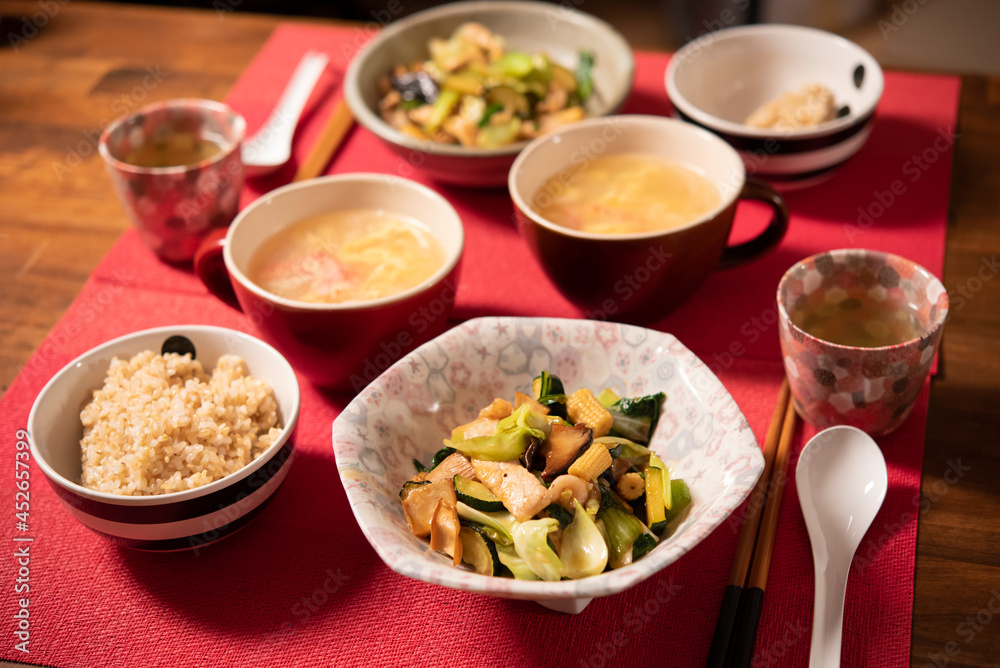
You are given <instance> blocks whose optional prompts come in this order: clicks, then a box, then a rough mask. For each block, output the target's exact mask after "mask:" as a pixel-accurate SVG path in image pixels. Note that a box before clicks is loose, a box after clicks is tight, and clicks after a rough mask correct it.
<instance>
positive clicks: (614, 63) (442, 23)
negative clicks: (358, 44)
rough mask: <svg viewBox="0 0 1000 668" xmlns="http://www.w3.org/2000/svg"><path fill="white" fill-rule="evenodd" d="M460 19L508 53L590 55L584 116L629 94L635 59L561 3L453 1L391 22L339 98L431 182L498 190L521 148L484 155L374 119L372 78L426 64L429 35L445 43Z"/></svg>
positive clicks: (354, 67) (600, 27) (355, 64)
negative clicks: (590, 91) (497, 39)
mask: <svg viewBox="0 0 1000 668" xmlns="http://www.w3.org/2000/svg"><path fill="white" fill-rule="evenodd" d="M468 21H478V22H479V23H482V24H483V25H485V26H486V27H487V28H489V29H490V30H492V31H493V32H494V33H497V34H499V35H502V36H503V37H504V39H505V40H506V43H507V47H508V49H513V50H519V51H525V52H528V53H542V52H544V53H546V54H548V55H549V56H550V57H551V58H552V59H553V60H554V61H555V62H557V63H560V64H562V65H564V66H569V67H570V68H571V69H575V68H576V62H577V57H578V55H577V54H578V53H579V52H580V51H590V52H592V53H593V54H594V61H595V64H594V72H593V77H594V91H595V92H594V95H593V97H592V98H591V99H590V100H589V101H588V103H587V114H588V115H589V116H592V117H593V116H606V115H608V114H612V113H615V112H616V111H618V110H619V109H620V108H621V107H622V105H623V104H624V103H625V98H626V97H627V96H628V93H629V91H630V90H631V88H632V79H633V76H634V74H635V59H634V58H633V56H632V49H631V48H630V47H629V45H628V43H627V42H626V41H625V38H623V37H622V36H621V35H620V34H618V32H616V31H615V30H614V28H612V27H611V26H609V25H608V24H607V23H605V22H604V21H601V20H600V19H597V18H594V17H593V16H590V15H589V14H584V13H583V12H579V11H577V10H575V9H570V8H568V7H565V6H562V5H553V4H549V3H543V2H456V3H452V4H448V5H444V6H441V7H436V8H434V9H430V10H426V11H422V12H418V13H416V14H414V15H412V16H409V17H407V18H405V19H403V20H400V21H397V22H394V23H392V24H390V25H389V26H387V27H386V28H385V29H383V30H382V31H381V32H380V33H379V34H378V35H377V36H376V37H375V38H374V39H372V41H371V42H369V43H368V44H367V45H366V46H365V48H364V49H363V50H362V51H361V52H359V53H358V55H357V56H356V57H355V58H354V60H353V61H352V62H351V65H350V67H349V68H348V70H347V75H346V77H345V80H344V95H345V97H346V98H347V103H348V104H349V105H350V107H351V111H352V112H353V113H354V116H355V117H356V118H357V119H358V122H359V123H361V125H363V126H364V127H366V128H367V129H368V130H370V131H371V132H374V133H375V134H376V135H378V136H379V138H381V139H382V140H383V141H385V143H386V144H387V145H388V146H389V148H391V149H392V150H393V151H395V152H396V153H397V154H399V155H400V156H401V157H402V158H403V159H405V160H406V161H408V162H409V163H410V165H412V166H413V167H416V168H418V169H421V170H423V171H425V172H426V173H428V174H429V175H430V176H431V177H433V178H434V179H435V180H438V181H441V182H444V183H451V184H455V185H462V186H502V185H504V184H505V183H506V182H507V172H508V170H509V169H510V166H511V163H513V162H514V158H515V157H516V156H517V154H518V153H519V152H520V150H521V149H522V148H523V147H524V146H525V145H526V144H527V142H518V143H516V144H511V145H510V146H505V147H502V148H497V149H485V148H472V147H465V146H457V145H451V144H437V143H434V142H429V141H421V140H419V139H413V138H411V137H407V136H406V135H404V134H403V133H401V132H399V131H398V130H396V129H395V128H393V127H392V126H390V125H389V124H388V123H386V122H385V121H383V120H382V117H381V116H379V114H378V101H379V97H380V95H379V91H378V80H379V77H381V76H383V75H385V74H387V73H389V72H390V71H392V68H393V67H394V66H395V65H397V64H400V63H404V64H408V63H411V62H414V61H418V60H426V59H427V58H428V53H427V42H428V41H429V40H430V39H431V38H432V37H447V36H449V35H451V33H452V32H453V31H454V30H455V28H457V27H458V26H459V25H461V24H463V23H466V22H468ZM401 175H402V176H405V175H406V174H401Z"/></svg>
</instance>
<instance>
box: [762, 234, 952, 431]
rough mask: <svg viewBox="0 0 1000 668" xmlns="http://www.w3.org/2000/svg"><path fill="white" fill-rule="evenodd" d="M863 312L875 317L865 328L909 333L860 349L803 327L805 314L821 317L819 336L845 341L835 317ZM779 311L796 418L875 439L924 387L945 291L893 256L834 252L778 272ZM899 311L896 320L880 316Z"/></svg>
mask: <svg viewBox="0 0 1000 668" xmlns="http://www.w3.org/2000/svg"><path fill="white" fill-rule="evenodd" d="M861 308H870V309H871V312H872V313H874V314H875V317H873V318H871V319H869V320H868V321H867V322H866V323H865V325H864V329H865V330H871V331H872V332H876V333H878V332H879V331H882V332H884V331H886V327H888V325H885V322H892V323H899V322H907V321H908V322H909V323H910V324H909V328H911V329H912V336H911V337H909V338H907V339H906V340H904V341H901V342H899V343H893V344H891V345H880V346H877V347H864V346H861V345H844V344H843V343H834V342H832V341H829V340H825V339H824V338H820V337H819V336H817V335H814V334H810V333H809V332H808V331H806V330H807V329H811V330H812V331H813V332H814V333H816V332H817V331H818V330H817V329H816V328H815V327H812V326H810V324H809V323H810V322H814V321H816V320H817V319H818V318H813V319H811V315H810V314H816V313H825V314H826V315H825V316H824V317H825V318H827V320H826V322H828V323H832V324H828V325H827V329H826V331H825V332H824V333H823V334H822V336H824V337H826V338H830V339H838V340H841V341H843V340H844V339H842V338H841V337H842V336H847V334H845V332H843V331H840V332H838V331H837V328H838V318H837V314H838V313H846V312H847V311H852V310H853V311H857V310H858V309H861ZM778 312H779V313H780V330H779V336H780V340H781V353H782V356H783V358H784V362H785V372H786V373H787V375H788V382H789V385H790V386H791V390H792V396H793V399H794V402H795V408H796V410H797V411H798V413H799V415H801V416H802V417H803V418H804V419H805V420H807V421H808V422H810V423H812V424H814V425H815V426H817V427H820V428H826V427H830V426H833V425H844V424H846V425H852V426H855V427H858V428H860V429H863V430H864V431H866V432H868V433H869V434H872V435H875V436H877V435H881V434H888V433H889V432H891V431H893V430H895V429H896V428H897V427H899V425H901V424H902V423H903V421H904V420H905V419H906V417H907V416H908V415H909V414H910V411H911V410H912V408H913V403H914V401H916V398H917V395H918V394H919V393H920V390H921V389H922V388H923V386H924V380H925V379H926V378H927V374H928V372H929V371H930V368H931V363H932V362H933V360H934V355H935V353H936V352H937V349H938V345H939V344H940V342H941V332H942V328H943V327H944V322H945V319H946V317H947V315H948V293H947V292H946V291H945V289H944V286H943V285H942V284H941V281H939V280H938V279H937V278H935V277H934V275H933V274H931V273H930V272H929V271H927V270H926V269H924V268H923V267H921V266H920V265H918V264H916V263H914V262H912V261H910V260H907V259H905V258H902V257H899V256H898V255H892V254H890V253H882V252H879V251H873V250H864V249H844V250H835V251H830V252H828V253H821V254H819V255H814V256H812V257H809V258H806V259H805V260H802V261H801V262H799V263H797V264H795V265H794V266H793V267H792V268H791V269H789V270H788V271H787V272H786V273H785V275H784V277H783V278H782V279H781V283H780V284H779V285H778ZM896 313H902V314H903V317H891V318H889V317H885V318H884V320H883V319H882V318H883V316H886V315H893V314H896ZM842 320H843V321H844V322H848V321H849V320H851V318H849V317H847V316H846V315H845V316H844V317H843V318H842ZM860 321H861V319H858V318H855V319H854V322H860ZM800 325H801V326H800ZM860 335H865V334H864V332H862V334H860Z"/></svg>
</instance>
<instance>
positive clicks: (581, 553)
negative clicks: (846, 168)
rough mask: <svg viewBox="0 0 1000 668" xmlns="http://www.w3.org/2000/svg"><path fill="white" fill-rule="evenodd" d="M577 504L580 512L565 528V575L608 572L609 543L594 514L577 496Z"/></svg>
mask: <svg viewBox="0 0 1000 668" xmlns="http://www.w3.org/2000/svg"><path fill="white" fill-rule="evenodd" d="M573 503H574V504H575V505H576V513H575V514H574V515H573V523H572V524H570V525H569V526H568V527H567V528H566V529H565V530H564V531H563V535H562V546H561V549H560V553H561V554H560V557H561V559H562V563H563V577H567V578H570V579H574V580H575V579H577V578H585V577H589V576H591V575H597V574H598V573H602V572H603V571H604V568H605V567H606V566H607V565H608V546H607V543H605V542H604V536H602V535H601V532H600V530H598V528H597V525H596V524H595V523H594V520H593V518H591V516H590V514H589V513H588V512H587V511H586V510H584V508H583V506H581V505H580V502H579V501H577V500H576V499H574V500H573Z"/></svg>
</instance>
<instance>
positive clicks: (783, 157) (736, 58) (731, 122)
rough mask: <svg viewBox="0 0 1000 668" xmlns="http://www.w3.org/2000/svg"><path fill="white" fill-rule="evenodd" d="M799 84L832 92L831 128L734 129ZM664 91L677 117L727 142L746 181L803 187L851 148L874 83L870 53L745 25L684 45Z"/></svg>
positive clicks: (857, 143)
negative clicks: (739, 161)
mask: <svg viewBox="0 0 1000 668" xmlns="http://www.w3.org/2000/svg"><path fill="white" fill-rule="evenodd" d="M809 84H821V85H823V86H826V88H828V89H829V90H830V91H831V92H832V93H833V97H834V107H835V109H836V118H835V119H833V120H830V121H827V122H825V123H821V124H819V125H815V126H811V127H805V128H796V129H791V130H775V129H763V128H755V127H750V126H748V125H745V124H744V123H743V121H744V120H745V119H746V118H747V116H749V115H750V114H751V113H752V112H753V111H754V110H755V109H757V108H758V107H760V106H762V105H764V104H766V103H768V102H770V101H771V100H773V99H775V98H777V97H779V96H781V95H782V94H783V93H786V92H794V91H798V90H801V89H802V87H803V86H806V85H809ZM666 85H667V93H668V94H669V95H670V101H671V102H672V103H673V105H674V109H675V111H676V113H677V115H678V116H679V117H680V118H681V119H682V120H685V121H688V122H690V123H695V124H696V125H700V126H702V127H705V128H708V129H709V130H711V131H712V132H714V133H715V134H717V135H719V136H720V137H722V138H723V139H725V140H726V141H727V142H729V144H731V145H732V146H733V148H735V149H736V150H737V151H739V152H740V155H741V156H742V158H743V162H744V163H745V165H746V168H747V174H748V175H753V176H757V177H759V178H763V179H766V180H768V181H771V182H772V183H775V184H787V185H788V186H804V185H809V184H811V183H814V182H817V181H819V180H822V179H824V178H825V177H827V176H828V175H829V174H830V172H832V171H833V170H834V169H836V168H837V167H839V166H840V165H842V164H843V163H844V162H846V161H847V160H848V159H849V158H850V157H851V156H853V155H854V154H855V153H857V152H858V151H859V150H860V149H861V147H862V146H863V145H864V143H865V141H866V140H867V139H868V135H869V134H870V133H871V130H872V124H873V122H874V116H875V107H876V105H877V104H878V101H879V100H880V99H881V97H882V89H883V85H884V80H883V76H882V69H881V68H880V67H879V65H878V62H876V60H875V59H874V58H873V57H872V56H871V54H869V53H868V52H867V51H865V50H864V49H862V48H861V47H860V46H858V45H857V44H855V43H853V42H851V41H848V40H846V39H844V38H843V37H838V36H837V35H834V34H831V33H828V32H824V31H822V30H816V29H815V28H804V27H800V26H790V25H753V26H743V27H738V28H729V29H726V30H719V31H717V32H711V33H706V34H704V35H702V36H701V37H698V38H697V39H695V40H693V41H691V42H688V43H687V44H686V45H685V46H684V47H683V48H682V49H681V50H680V51H678V52H677V53H676V54H675V55H674V57H673V58H672V59H671V61H670V65H669V66H668V67H667V73H666Z"/></svg>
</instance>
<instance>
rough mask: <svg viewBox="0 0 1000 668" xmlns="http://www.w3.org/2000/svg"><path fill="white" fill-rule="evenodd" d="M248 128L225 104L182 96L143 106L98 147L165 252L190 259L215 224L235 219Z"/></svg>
mask: <svg viewBox="0 0 1000 668" xmlns="http://www.w3.org/2000/svg"><path fill="white" fill-rule="evenodd" d="M245 132H246V122H245V121H244V120H243V117H242V116H240V115H239V114H238V113H236V112H235V111H233V110H232V109H230V108H229V107H227V106H226V105H224V104H222V103H219V102H213V101H212V100H197V99H180V100H168V101H166V102H157V103H154V104H150V105H147V106H145V107H142V108H141V109H138V110H137V111H135V112H134V113H132V114H129V115H127V116H123V117H122V118H119V119H118V120H116V121H114V122H113V123H111V125H109V126H108V127H107V128H106V129H105V130H104V132H103V133H102V134H101V140H100V142H99V144H98V149H99V150H100V153H101V157H102V158H104V163H105V166H106V167H107V170H108V174H109V175H110V176H111V182H112V183H113V184H114V187H115V192H116V193H117V195H118V199H119V200H120V201H121V203H122V206H123V207H124V209H125V212H126V213H127V214H128V216H129V218H130V219H131V221H132V223H133V224H134V225H135V226H136V228H137V229H138V230H139V234H140V236H141V237H142V240H143V242H144V243H145V244H146V245H147V246H148V247H149V248H150V249H152V250H153V251H154V252H155V253H156V254H157V255H159V256H160V258H162V259H164V260H166V261H168V262H187V261H189V260H191V258H193V257H194V253H195V251H196V250H197V249H198V245H199V244H200V243H201V240H202V239H203V238H204V237H205V236H206V235H207V234H208V233H209V232H210V231H211V230H212V229H213V228H218V227H227V226H228V225H229V223H231V222H232V220H233V218H235V217H236V211H237V208H238V207H239V201H240V191H241V190H242V189H243V179H244V171H243V162H242V161H241V160H240V148H241V143H242V141H243V135H244V133H245ZM180 144H187V146H183V145H180ZM156 151H159V152H160V153H159V154H157V153H156ZM182 156H183V157H182ZM171 159H174V160H176V161H177V164H173V162H171ZM164 161H165V162H164Z"/></svg>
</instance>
